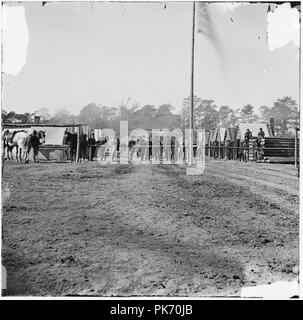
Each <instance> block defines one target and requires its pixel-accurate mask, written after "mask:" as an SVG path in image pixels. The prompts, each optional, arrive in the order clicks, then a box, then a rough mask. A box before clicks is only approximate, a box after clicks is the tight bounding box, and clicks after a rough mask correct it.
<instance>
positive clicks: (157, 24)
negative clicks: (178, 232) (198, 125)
mask: <svg viewBox="0 0 303 320" xmlns="http://www.w3.org/2000/svg"><path fill="white" fill-rule="evenodd" d="M23 6H24V8H25V18H26V23H27V28H28V35H29V44H28V47H27V55H26V60H25V64H24V66H23V68H22V70H21V72H20V73H19V74H18V75H17V76H14V75H9V74H4V75H3V87H2V90H3V92H2V96H3V97H2V105H3V107H4V108H5V109H6V110H14V111H16V112H20V113H21V112H26V111H27V112H33V111H35V110H37V109H40V108H42V107H46V108H48V109H49V110H50V111H51V112H54V111H56V110H58V109H60V108H67V109H68V110H70V111H71V112H73V113H75V114H77V113H78V112H79V111H80V109H81V108H82V107H83V106H85V105H87V104H88V103H90V102H95V103H97V104H102V105H106V106H109V107H117V106H118V105H119V103H120V102H121V101H122V100H126V99H127V98H128V97H130V98H132V100H134V101H137V102H138V103H140V104H141V105H145V104H153V105H156V106H158V105H160V104H163V103H171V104H172V105H173V106H174V107H175V108H176V109H177V110H180V108H181V105H182V99H183V98H185V97H187V96H188V95H189V94H190V67H191V65H190V63H191V60H190V55H191V28H192V3H191V2H180V3H176V2H175V3H174V2H168V3H166V5H165V3H99V2H98V3H93V4H92V3H79V2H77V3H46V4H45V6H42V5H41V3H26V4H23ZM267 8H268V5H265V4H264V5H263V4H254V5H253V4H249V3H247V4H243V5H239V6H237V7H229V6H227V5H226V4H211V5H210V11H211V14H212V18H213V21H214V24H215V28H216V30H217V33H218V38H219V40H220V48H221V49H220V52H218V51H216V50H215V49H214V47H213V46H212V44H211V43H210V42H209V41H208V40H207V39H206V38H205V37H204V36H203V35H202V34H196V51H195V57H196V64H195V94H196V95H197V96H199V97H202V98H206V99H213V100H215V102H216V103H217V104H218V105H219V106H220V105H223V104H228V105H229V106H231V107H233V108H238V107H242V106H243V105H244V104H247V103H250V104H252V105H254V106H256V107H260V106H261V105H267V106H272V104H273V101H275V100H276V99H277V98H281V97H283V96H285V95H289V96H292V97H293V98H295V99H296V100H298V93H299V51H298V48H297V47H296V46H295V45H294V43H293V42H289V43H288V44H287V45H286V46H284V47H281V48H278V49H275V50H273V51H270V50H269V48H268V44H267V41H266V31H267Z"/></svg>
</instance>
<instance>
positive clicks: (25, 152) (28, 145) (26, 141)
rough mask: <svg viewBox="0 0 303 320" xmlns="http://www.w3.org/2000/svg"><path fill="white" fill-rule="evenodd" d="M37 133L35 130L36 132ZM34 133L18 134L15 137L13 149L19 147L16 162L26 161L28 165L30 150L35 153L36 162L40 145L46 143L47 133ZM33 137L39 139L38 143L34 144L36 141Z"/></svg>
mask: <svg viewBox="0 0 303 320" xmlns="http://www.w3.org/2000/svg"><path fill="white" fill-rule="evenodd" d="M34 131H35V130H34ZM34 131H33V132H31V133H26V132H24V131H19V132H16V133H15V134H14V136H13V139H12V143H11V148H14V147H17V151H16V160H17V161H18V160H19V161H22V160H25V162H26V163H28V160H29V159H28V156H29V153H30V150H31V149H33V152H34V162H36V155H37V153H38V148H39V144H42V143H44V142H45V131H42V130H40V131H38V132H36V135H35V134H34ZM33 136H36V137H37V142H36V143H34V142H33V141H34V140H35V139H34V138H33Z"/></svg>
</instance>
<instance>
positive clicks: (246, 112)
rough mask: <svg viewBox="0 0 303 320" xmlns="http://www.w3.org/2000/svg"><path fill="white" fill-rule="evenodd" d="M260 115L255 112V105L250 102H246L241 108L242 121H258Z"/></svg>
mask: <svg viewBox="0 0 303 320" xmlns="http://www.w3.org/2000/svg"><path fill="white" fill-rule="evenodd" d="M258 119H259V117H258V115H256V114H255V113H254V107H253V106H252V105H250V104H246V105H245V106H243V107H242V109H241V110H240V119H239V120H240V121H242V122H249V123H253V122H256V121H258Z"/></svg>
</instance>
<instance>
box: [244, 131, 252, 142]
mask: <svg viewBox="0 0 303 320" xmlns="http://www.w3.org/2000/svg"><path fill="white" fill-rule="evenodd" d="M251 138H252V132H251V131H250V130H249V129H247V130H246V132H245V135H244V140H245V142H246V143H248V142H249V140H250V139H251Z"/></svg>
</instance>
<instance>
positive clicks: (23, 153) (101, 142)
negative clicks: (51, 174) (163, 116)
mask: <svg viewBox="0 0 303 320" xmlns="http://www.w3.org/2000/svg"><path fill="white" fill-rule="evenodd" d="M264 137H265V133H264V131H263V129H262V128H260V131H259V132H258V136H257V138H256V139H255V138H253V135H252V132H251V131H250V130H249V129H247V131H246V132H245V135H244V140H243V141H242V142H241V141H240V140H238V141H237V145H235V144H234V142H231V141H230V140H227V141H225V144H224V147H225V148H223V149H224V151H223V152H224V157H225V158H226V159H240V160H243V161H248V159H249V148H251V147H252V149H253V158H254V159H255V160H261V159H263V158H264V143H265V139H264ZM78 138H79V141H78ZM44 141H45V131H39V132H37V131H36V130H33V131H30V132H25V131H23V130H19V131H13V132H11V131H9V130H4V132H3V134H2V142H3V152H4V151H5V150H6V153H7V156H6V158H7V159H13V154H12V150H13V149H14V148H16V160H25V162H28V160H29V152H30V150H33V160H34V162H36V161H37V154H38V149H39V146H40V145H41V144H42V143H43V142H44ZM250 141H252V144H251V143H250ZM216 143H217V142H216ZM63 145H68V146H69V147H70V148H69V155H68V158H69V159H70V160H71V161H75V159H76V152H77V150H78V148H79V154H78V160H80V161H81V160H82V161H84V159H87V160H94V159H97V160H99V161H102V162H117V161H118V160H119V158H120V156H121V154H125V151H126V149H127V148H128V160H129V161H131V162H133V161H137V162H151V161H153V162H158V163H165V162H169V163H178V162H179V163H181V162H183V161H184V160H185V159H187V158H188V152H189V148H186V143H185V140H184V138H183V137H177V136H170V135H167V136H166V135H152V134H151V133H150V134H148V135H147V134H141V135H137V136H134V135H133V136H131V137H130V138H129V140H128V141H122V142H121V141H120V139H119V138H118V137H116V136H109V135H108V136H101V137H99V138H98V141H96V139H95V136H94V133H93V132H92V133H91V134H90V135H87V134H77V133H75V132H67V131H66V132H65V134H64V139H63ZM206 148H207V146H206ZM211 148H212V149H211V151H207V152H206V153H208V155H210V156H211V157H213V158H218V157H222V154H221V155H220V154H219V153H220V152H222V148H221V151H220V149H219V145H218V143H217V144H214V145H212V147H211ZM198 153H199V152H197V146H196V145H194V150H193V155H194V157H195V156H197V154H198Z"/></svg>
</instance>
